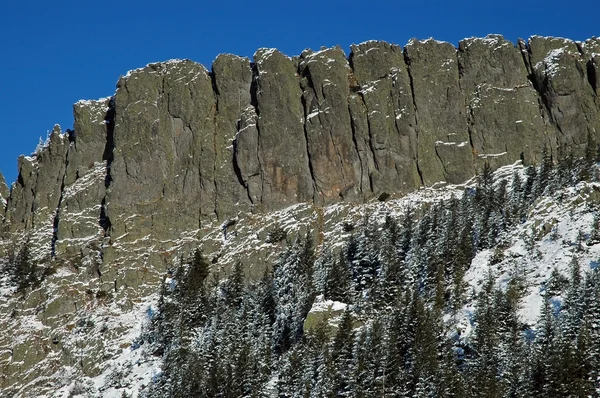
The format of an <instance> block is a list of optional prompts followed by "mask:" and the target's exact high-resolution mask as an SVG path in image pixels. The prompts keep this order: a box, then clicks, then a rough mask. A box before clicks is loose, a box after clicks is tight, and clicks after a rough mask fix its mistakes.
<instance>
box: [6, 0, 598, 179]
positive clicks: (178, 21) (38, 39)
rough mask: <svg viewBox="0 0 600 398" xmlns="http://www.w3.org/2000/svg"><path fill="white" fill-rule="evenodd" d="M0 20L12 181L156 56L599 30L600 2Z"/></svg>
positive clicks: (214, 8)
mask: <svg viewBox="0 0 600 398" xmlns="http://www.w3.org/2000/svg"><path fill="white" fill-rule="evenodd" d="M4 3H5V4H3V5H2V6H1V8H0V9H1V11H2V23H1V24H0V37H1V39H0V54H1V61H0V104H1V106H0V118H1V120H2V133H1V135H2V137H1V138H2V139H1V143H0V171H2V173H3V174H4V175H5V177H6V179H7V181H8V182H9V184H10V183H11V182H13V181H14V180H15V179H16V177H17V157H18V156H19V154H30V153H31V152H33V150H34V149H35V147H36V145H37V143H38V141H39V138H40V137H42V138H45V137H46V135H47V132H48V131H49V130H51V129H52V127H53V126H54V124H55V123H58V124H60V125H61V126H62V127H63V130H65V129H67V128H70V127H72V125H73V116H72V104H73V103H74V102H76V101H77V100H79V99H95V98H101V97H106V96H110V95H112V94H113V93H114V89H115V83H116V81H117V79H118V78H119V76H120V75H124V74H125V73H126V72H127V71H128V70H129V69H134V68H138V67H142V66H144V65H146V64H147V63H149V62H155V61H163V60H167V59H170V58H190V59H192V60H194V61H197V62H200V63H202V64H204V65H206V66H207V67H209V68H210V63H211V62H212V60H213V59H214V58H215V57H216V56H217V55H218V54H219V53H223V52H228V53H234V54H238V55H243V56H248V57H251V56H252V54H253V53H254V51H255V50H256V49H258V48H260V47H277V48H279V49H280V50H281V51H283V52H284V53H286V54H288V55H297V54H299V53H300V52H301V51H302V50H303V49H304V48H313V49H318V48H319V47H321V46H333V45H338V44H339V45H341V46H342V47H343V48H344V49H345V50H346V51H347V52H348V51H349V50H348V49H349V46H350V44H352V43H359V42H362V41H365V40H370V39H380V40H386V41H389V42H393V43H397V44H401V45H404V44H406V42H407V41H408V40H409V39H410V38H412V37H416V38H420V39H424V38H428V37H434V38H436V39H438V40H445V41H449V42H451V43H453V44H457V43H458V41H459V40H460V39H462V38H464V37H470V36H485V35H486V34H488V33H500V34H503V35H504V36H505V37H506V38H508V39H510V40H512V41H516V39H517V38H519V37H523V38H527V37H529V36H530V35H533V34H539V35H553V36H562V37H569V38H572V39H575V40H583V39H586V38H588V37H591V36H594V35H596V36H599V35H600V23H598V15H600V2H598V1H589V0H583V1H579V2H565V1H564V0H563V1H554V0H550V1H544V2H532V1H529V2H526V1H513V0H509V1H504V2H501V1H496V2H478V1H471V2H468V1H462V2H461V1H454V2H450V1H427V2H424V1H419V0H413V1H410V2H407V1H398V0H396V1H383V0H374V1H373V0H372V1H353V0H347V1H337V0H334V1H327V0H323V1H313V0H304V1H300V2H293V3H292V2H287V1H281V0H279V1H256V0H255V1H252V2H249V1H248V2H247V1H228V0H221V1H210V2H204V1H201V0H193V1H184V0H170V1H156V0H145V1H138V0H133V1H128V0H123V1H113V0H105V1H100V2H98V1H96V2H89V1H64V0H54V1H46V0H21V1H11V2H4Z"/></svg>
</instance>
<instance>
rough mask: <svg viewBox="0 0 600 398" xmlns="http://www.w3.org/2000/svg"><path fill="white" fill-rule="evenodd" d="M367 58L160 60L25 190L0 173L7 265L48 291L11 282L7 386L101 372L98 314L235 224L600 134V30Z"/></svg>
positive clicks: (3, 359)
mask: <svg viewBox="0 0 600 398" xmlns="http://www.w3.org/2000/svg"><path fill="white" fill-rule="evenodd" d="M351 50H352V52H351V54H350V56H349V57H347V56H346V55H345V54H344V52H343V51H342V50H341V49H340V48H338V47H335V48H325V49H322V50H320V51H317V52H313V51H310V50H306V51H304V52H303V53H302V54H301V55H300V56H297V57H293V58H289V57H287V56H285V55H283V54H282V53H280V52H279V51H277V50H273V49H260V50H258V51H257V52H256V54H255V55H254V60H253V61H250V60H248V59H246V58H240V57H237V56H233V55H220V56H219V57H217V59H216V60H215V61H214V63H213V65H212V70H211V71H208V70H207V69H206V68H205V67H203V66H202V65H199V64H197V63H194V62H192V61H187V60H185V61H167V62H162V63H156V64H150V65H148V66H146V67H145V68H142V69H138V70H135V71H131V72H129V73H128V74H127V75H126V76H124V77H122V78H121V79H120V80H119V82H118V83H117V91H116V93H115V95H114V96H113V97H111V98H107V99H101V100H97V101H80V102H78V103H76V104H75V105H74V118H75V122H74V128H73V130H68V131H67V132H66V133H63V132H61V130H60V128H58V127H56V128H55V129H54V131H53V132H52V133H51V134H50V136H49V137H48V141H47V142H46V145H45V146H44V147H42V148H40V149H39V150H38V151H36V153H34V154H33V155H32V156H22V157H20V158H19V177H18V180H17V181H16V182H15V183H14V184H13V185H12V187H11V189H10V191H8V189H7V187H6V184H5V183H4V182H3V179H2V178H0V214H1V217H0V238H1V241H0V258H3V259H4V260H3V261H4V264H5V265H4V267H5V268H6V267H7V266H8V265H10V264H12V263H14V262H15V259H18V258H19V254H22V256H21V257H24V256H25V257H27V259H28V262H29V263H30V264H33V268H32V269H31V272H30V273H32V274H34V276H35V277H36V278H34V279H37V280H38V282H37V283H32V284H31V286H28V287H27V288H26V289H21V291H19V292H15V287H14V286H12V285H11V284H10V283H9V281H8V279H7V278H5V279H4V288H3V290H2V293H3V300H2V302H1V305H0V311H1V312H2V314H3V318H4V319H6V322H7V323H6V324H7V328H6V330H7V333H3V334H2V335H1V336H0V386H2V388H8V387H10V386H14V385H15V384H16V383H19V384H21V385H22V384H26V383H27V382H29V381H31V380H34V379H35V377H34V376H39V375H40V374H42V375H52V374H54V373H55V372H57V371H58V370H59V369H63V368H64V367H65V366H71V367H73V368H77V371H78V372H82V374H85V375H88V376H93V375H96V374H99V372H101V370H102V361H103V358H104V357H110V355H111V351H110V350H108V349H105V348H103V346H102V344H104V343H102V342H103V341H106V338H105V337H106V336H104V337H103V338H102V339H99V338H98V339H95V338H94V337H91V336H90V338H87V339H79V340H77V342H76V343H75V341H76V340H75V339H73V338H72V336H73V335H74V334H76V333H79V334H82V335H85V334H86V333H88V332H89V330H91V329H93V328H91V329H90V328H87V329H86V323H85V322H84V321H82V319H85V314H89V313H95V314H99V313H103V314H107V315H108V314H110V313H111V311H112V312H115V311H118V312H121V313H122V312H123V311H129V310H131V309H132V308H134V307H135V305H136V303H138V302H140V300H142V298H143V297H146V296H148V295H149V294H151V293H154V292H155V291H156V286H157V285H158V283H159V282H160V280H161V279H162V277H163V275H164V272H165V270H166V269H167V268H168V267H169V266H170V265H171V264H172V262H173V259H174V258H177V257H178V256H180V255H182V254H186V255H187V253H189V251H190V250H191V249H192V248H195V247H196V246H198V242H199V240H200V239H202V238H203V237H206V236H208V235H209V233H214V231H215V230H219V228H220V226H221V225H222V226H223V231H224V232H225V233H226V232H227V231H228V230H231V229H234V227H232V225H233V223H234V222H236V221H235V220H236V219H237V220H239V219H248V220H257V219H260V217H261V216H260V215H261V214H265V213H268V212H271V211H275V210H280V209H284V208H286V207H288V206H290V205H294V204H296V203H307V204H308V205H309V206H312V207H313V208H315V209H319V208H321V207H323V206H326V205H330V204H334V203H337V202H341V201H344V202H349V203H361V202H366V201H369V200H371V199H374V198H379V199H381V200H385V199H386V198H387V197H389V196H390V195H396V196H401V195H404V194H406V193H409V192H411V191H414V190H416V189H419V188H420V187H427V186H433V185H436V184H438V183H459V182H462V181H464V180H466V179H468V178H470V177H472V176H473V175H475V174H476V173H477V171H478V170H481V168H482V167H483V164H484V163H485V162H488V163H489V164H490V165H491V166H492V167H493V168H497V167H499V166H502V165H506V164H512V163H513V162H514V161H515V160H519V159H522V160H523V161H524V162H525V163H535V162H538V161H539V160H540V158H541V153H542V149H543V147H544V146H545V147H547V148H548V150H549V151H550V152H551V153H552V154H557V153H558V152H559V151H561V150H564V151H567V152H577V151H583V148H584V147H585V145H586V142H587V141H588V138H589V137H596V139H597V138H598V137H597V135H598V132H600V99H599V98H598V80H597V76H598V75H599V72H600V70H599V68H600V40H599V39H595V38H593V39H589V40H587V41H585V42H574V41H571V40H568V39H560V38H549V37H537V36H536V37H532V38H530V39H529V40H528V41H527V42H525V41H522V40H520V41H519V42H518V43H517V44H516V45H514V44H513V43H511V42H509V41H506V40H504V39H503V38H502V37H501V36H497V35H494V36H488V37H486V38H482V39H481V38H472V39H465V40H463V41H461V42H460V43H459V46H458V48H455V47H454V46H453V45H451V44H449V43H443V42H438V41H435V40H432V39H430V40H425V41H418V40H411V41H410V42H409V43H408V44H407V45H406V46H405V47H404V48H402V47H400V46H397V45H393V44H389V43H385V42H378V41H370V42H365V43H362V44H359V45H355V46H352V48H351ZM596 141H597V140H596ZM236 217H237V218H236ZM317 221H319V220H318V217H317ZM224 241H225V240H221V239H204V240H203V241H202V242H203V243H202V246H203V248H204V250H205V252H206V253H208V254H209V255H210V256H212V257H211V258H212V260H213V263H214V267H215V269H219V267H221V266H225V265H227V264H230V261H232V258H231V256H227V255H226V247H225V246H226V245H225V243H224ZM22 248H26V250H23V249H22ZM263 258H264V256H261V255H259V254H255V255H254V258H253V261H254V263H255V264H256V268H261V267H264V265H263V264H262V261H261V260H262V259H263ZM259 273H260V272H259V271H256V274H255V275H258V274H259ZM38 274H39V275H38ZM250 274H254V272H250ZM38 276H39V277H38ZM42 279H43V281H42ZM129 326H130V325H128V324H126V323H124V324H123V325H122V327H121V328H118V327H117V328H113V329H111V330H110V331H109V333H110V334H112V335H114V339H117V337H118V336H122V335H124V334H125V333H126V331H127V330H128V328H129ZM88 329H89V330H88ZM16 334H19V335H21V337H22V338H19V339H14V335H16ZM69 336H71V337H69ZM109 340H110V339H109ZM32 341H36V342H38V343H37V344H32V343H31V342H32ZM75 352H77V353H78V354H77V355H76V354H75ZM41 364H43V366H41ZM36 380H38V381H39V378H38V379H36Z"/></svg>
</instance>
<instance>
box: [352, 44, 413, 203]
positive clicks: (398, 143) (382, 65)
mask: <svg viewBox="0 0 600 398" xmlns="http://www.w3.org/2000/svg"><path fill="white" fill-rule="evenodd" d="M351 62H352V65H353V67H354V70H355V75H356V79H357V82H358V84H359V85H360V91H359V92H358V93H359V95H360V97H361V99H362V104H363V105H362V106H364V108H365V110H364V111H363V112H356V110H355V111H354V115H356V116H358V115H365V114H366V119H367V120H366V121H367V126H368V130H367V132H368V134H367V135H366V136H361V137H360V138H361V141H363V142H365V143H366V145H364V147H365V148H368V149H369V150H370V151H371V154H370V158H371V159H372V162H373V163H372V166H374V167H373V168H367V170H369V174H368V176H369V181H370V184H371V190H372V192H373V193H374V194H376V195H379V194H381V192H385V191H387V192H397V193H406V192H409V191H412V190H414V189H416V188H417V187H418V186H419V185H420V183H421V181H420V176H419V173H418V169H417V136H416V131H415V125H416V120H415V112H414V104H413V98H412V92H411V86H410V78H409V76H408V71H407V67H406V64H405V63H404V55H403V53H402V49H401V48H400V47H398V46H396V45H390V44H388V43H385V42H375V41H370V42H366V43H362V44H360V45H357V46H352V57H351ZM356 105H358V106H361V102H360V101H357V102H354V106H356ZM356 124H358V123H356ZM359 130H360V129H359ZM357 137H358V134H357ZM365 166H367V167H368V166H369V165H368V164H367V165H365Z"/></svg>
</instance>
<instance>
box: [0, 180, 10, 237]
mask: <svg viewBox="0 0 600 398" xmlns="http://www.w3.org/2000/svg"><path fill="white" fill-rule="evenodd" d="M9 194H10V192H9V190H8V186H7V185H6V180H5V179H4V176H3V175H2V173H0V231H2V227H1V224H2V222H3V221H4V211H5V210H6V199H7V198H8V195H9Z"/></svg>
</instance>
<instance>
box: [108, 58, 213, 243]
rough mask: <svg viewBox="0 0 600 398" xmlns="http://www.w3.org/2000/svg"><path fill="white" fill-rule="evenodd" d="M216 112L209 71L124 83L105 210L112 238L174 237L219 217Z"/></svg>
mask: <svg viewBox="0 0 600 398" xmlns="http://www.w3.org/2000/svg"><path fill="white" fill-rule="evenodd" d="M215 106H216V103H215V97H214V94H213V90H212V81H211V78H210V76H209V74H208V72H207V70H206V69H205V68H204V67H203V66H201V65H199V64H196V63H194V62H191V61H174V62H167V63H159V64H152V65H149V66H147V67H146V68H144V69H141V70H136V71H133V72H132V73H130V74H129V75H128V76H126V77H124V78H122V79H121V80H120V81H119V83H118V86H117V92H116V95H115V107H116V109H117V112H116V119H115V129H114V148H115V150H114V160H113V162H112V164H111V168H110V178H111V185H110V187H109V189H108V192H107V206H106V212H107V216H108V217H109V219H110V221H111V228H112V230H111V235H112V236H113V237H115V238H118V237H123V236H125V235H126V236H127V238H126V240H128V241H133V240H136V239H140V238H143V237H147V236H150V235H151V234H153V235H157V236H161V237H163V238H165V239H169V238H175V237H178V236H179V234H180V233H181V231H184V230H190V229H197V228H199V227H200V225H201V222H202V221H203V220H210V219H211V218H214V217H215V184H214V171H215V170H214V169H215V150H214V136H215V124H214V112H215Z"/></svg>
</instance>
